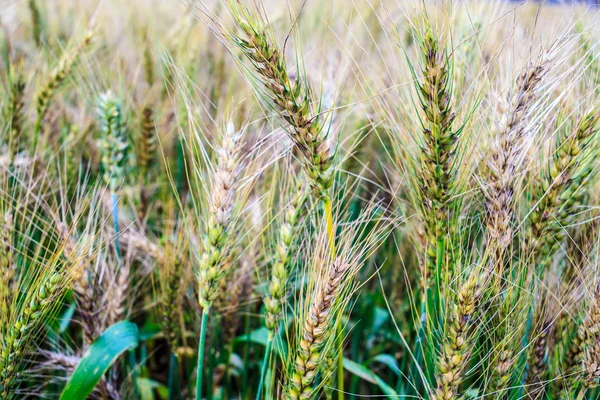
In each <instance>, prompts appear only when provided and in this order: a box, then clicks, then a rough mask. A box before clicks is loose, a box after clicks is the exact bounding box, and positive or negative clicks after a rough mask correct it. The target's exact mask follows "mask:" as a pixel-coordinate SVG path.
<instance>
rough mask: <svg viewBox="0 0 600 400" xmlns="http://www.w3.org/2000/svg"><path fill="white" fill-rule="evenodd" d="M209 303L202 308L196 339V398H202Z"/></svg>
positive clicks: (199, 399) (198, 399) (197, 399)
mask: <svg viewBox="0 0 600 400" xmlns="http://www.w3.org/2000/svg"><path fill="white" fill-rule="evenodd" d="M209 312H210V305H208V306H206V307H204V308H203V309H202V324H201V325H200V337H199V340H198V363H197V364H196V400H201V399H202V397H201V396H202V370H203V366H204V345H205V342H206V327H207V325H208V313H209Z"/></svg>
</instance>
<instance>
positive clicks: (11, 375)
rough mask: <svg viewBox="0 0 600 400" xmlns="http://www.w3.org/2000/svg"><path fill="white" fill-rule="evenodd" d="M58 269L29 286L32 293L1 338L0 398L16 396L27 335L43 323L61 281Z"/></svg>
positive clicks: (29, 338)
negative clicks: (31, 286)
mask: <svg viewBox="0 0 600 400" xmlns="http://www.w3.org/2000/svg"><path fill="white" fill-rule="evenodd" d="M63 283H64V282H63V279H62V277H61V274H60V273H58V272H55V273H52V274H49V275H48V276H46V277H44V278H43V279H42V280H41V281H40V282H39V283H38V284H36V285H33V288H32V293H31V294H30V295H29V296H28V298H27V302H26V303H24V306H23V307H22V309H21V310H19V313H18V315H17V317H16V320H15V321H14V324H13V325H12V326H11V327H10V328H9V329H8V330H7V334H6V336H5V337H3V338H2V339H3V340H2V350H1V351H0V390H1V391H0V397H1V398H2V399H16V398H17V397H16V396H17V395H16V387H17V385H18V381H19V373H20V365H19V364H20V363H21V362H22V360H23V358H24V357H25V355H26V353H27V351H28V349H29V345H30V341H31V337H29V335H33V334H34V333H35V332H36V331H37V330H38V329H40V327H41V326H43V324H44V316H45V315H46V313H47V312H48V311H49V310H50V309H52V308H53V307H54V304H53V303H54V302H55V301H56V296H57V294H58V292H59V291H60V289H61V286H62V284H63Z"/></svg>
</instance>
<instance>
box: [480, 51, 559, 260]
mask: <svg viewBox="0 0 600 400" xmlns="http://www.w3.org/2000/svg"><path fill="white" fill-rule="evenodd" d="M549 66H550V62H549V61H548V59H547V58H544V57H540V58H539V59H538V60H537V62H536V63H535V64H530V65H529V66H528V67H527V68H526V69H525V71H524V72H523V73H522V74H521V75H520V76H519V78H518V80H517V82H516V87H515V88H514V89H513V90H512V91H511V92H510V93H509V95H508V98H507V103H508V106H507V107H506V113H505V114H504V115H503V116H502V120H501V122H500V130H499V132H498V134H497V135H496V137H495V138H493V139H492V140H493V141H492V146H491V150H490V153H489V155H488V156H487V159H486V165H487V170H486V172H487V177H486V181H487V182H486V184H487V186H486V188H485V190H484V193H485V196H486V201H485V209H486V219H485V224H486V247H487V249H488V252H489V253H490V254H489V256H490V257H492V258H493V259H492V261H491V267H493V268H497V267H499V265H498V264H499V263H501V260H500V259H498V258H501V257H502V253H503V252H504V250H505V249H506V248H507V247H508V246H509V245H510V243H511V242H512V238H513V229H512V225H511V223H512V219H513V214H514V202H515V189H516V187H515V186H516V185H515V184H516V182H515V177H516V176H518V175H519V174H517V172H518V171H517V170H518V168H519V166H520V165H521V164H522V161H523V157H524V156H525V155H526V152H525V150H526V149H525V139H526V136H527V133H528V132H527V129H526V125H527V121H528V117H529V114H530V112H531V108H532V107H533V106H534V104H535V99H536V96H537V92H538V88H539V86H540V83H541V82H542V80H543V78H544V76H545V75H546V73H547V71H548V68H549Z"/></svg>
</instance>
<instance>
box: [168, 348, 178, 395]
mask: <svg viewBox="0 0 600 400" xmlns="http://www.w3.org/2000/svg"><path fill="white" fill-rule="evenodd" d="M178 372H179V357H178V356H177V353H176V352H175V350H174V349H173V348H171V359H170V360H169V378H168V379H169V380H168V385H169V386H168V389H169V394H168V400H174V399H178V398H179V396H175V390H176V385H177V383H176V377H177V374H178Z"/></svg>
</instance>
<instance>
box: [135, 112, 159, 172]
mask: <svg viewBox="0 0 600 400" xmlns="http://www.w3.org/2000/svg"><path fill="white" fill-rule="evenodd" d="M154 123H155V121H154V111H153V108H152V106H150V105H148V106H146V107H144V109H143V110H142V118H141V120H140V138H139V142H138V154H137V156H138V160H137V167H138V171H139V174H140V180H143V179H144V178H145V177H146V176H147V175H148V171H149V169H150V165H151V163H152V161H153V160H154V158H155V157H156V129H155V125H154Z"/></svg>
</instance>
